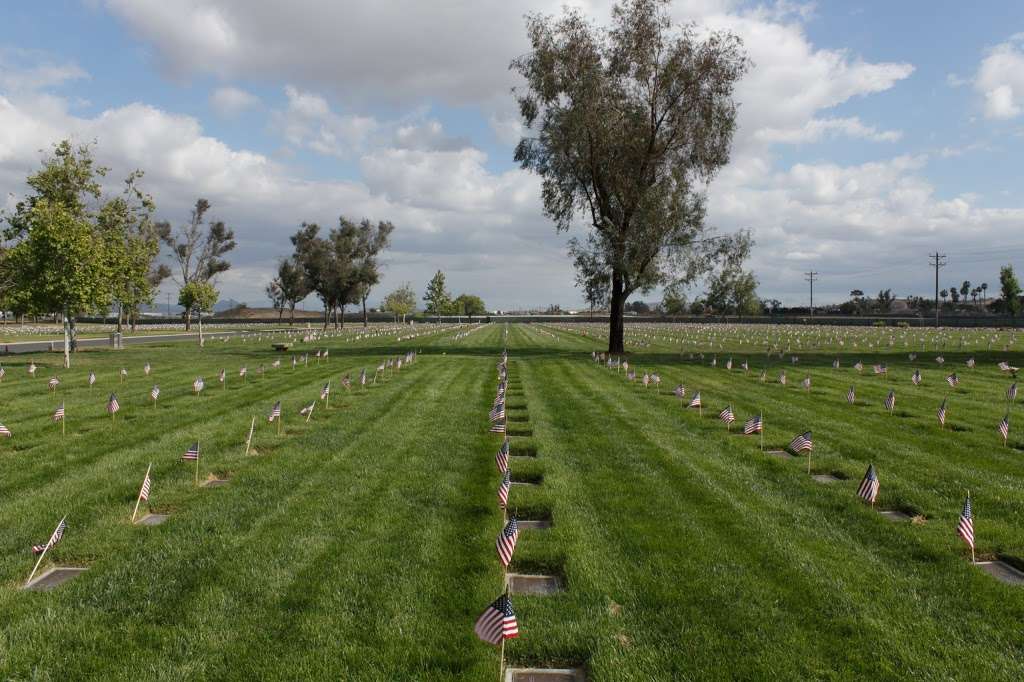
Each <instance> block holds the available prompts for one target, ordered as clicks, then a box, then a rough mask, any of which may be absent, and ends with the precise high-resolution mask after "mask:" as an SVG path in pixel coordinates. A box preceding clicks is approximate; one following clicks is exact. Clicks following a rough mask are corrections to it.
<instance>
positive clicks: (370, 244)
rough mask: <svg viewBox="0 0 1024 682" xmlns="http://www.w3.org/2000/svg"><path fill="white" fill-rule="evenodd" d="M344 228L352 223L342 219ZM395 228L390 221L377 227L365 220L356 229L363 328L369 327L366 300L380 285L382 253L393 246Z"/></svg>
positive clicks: (355, 255)
mask: <svg viewBox="0 0 1024 682" xmlns="http://www.w3.org/2000/svg"><path fill="white" fill-rule="evenodd" d="M341 223H342V226H343V227H344V225H345V224H346V223H347V224H349V225H351V222H350V221H348V220H346V219H345V218H341ZM394 230H395V226H394V225H392V224H391V222H390V221H386V220H382V221H380V222H378V223H377V224H376V225H374V224H373V223H371V222H370V221H369V220H366V219H365V218H364V219H363V220H362V221H361V222H360V223H359V226H358V227H357V228H356V234H357V242H356V253H355V254H354V257H355V260H356V289H357V296H358V298H359V301H360V302H361V303H362V305H363V326H364V327H365V326H367V322H368V320H367V316H366V299H367V298H368V297H369V296H370V290H371V289H373V287H374V286H376V285H377V284H379V283H380V260H379V256H380V252H381V251H383V250H384V249H386V248H387V247H388V246H389V245H390V244H391V233H392V232H393V231H394Z"/></svg>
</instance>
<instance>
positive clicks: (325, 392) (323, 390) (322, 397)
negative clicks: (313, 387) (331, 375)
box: [320, 381, 331, 400]
mask: <svg viewBox="0 0 1024 682" xmlns="http://www.w3.org/2000/svg"><path fill="white" fill-rule="evenodd" d="M330 394H331V382H329V381H328V382H327V383H326V384H324V387H323V388H321V389H320V400H327V396H329V395H330Z"/></svg>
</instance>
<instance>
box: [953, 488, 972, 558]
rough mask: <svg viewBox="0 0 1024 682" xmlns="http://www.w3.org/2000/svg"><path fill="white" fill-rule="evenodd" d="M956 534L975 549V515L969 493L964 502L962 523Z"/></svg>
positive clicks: (957, 526) (961, 514)
mask: <svg viewBox="0 0 1024 682" xmlns="http://www.w3.org/2000/svg"><path fill="white" fill-rule="evenodd" d="M956 534H957V535H959V536H960V537H961V538H963V541H964V542H966V543H967V546H968V547H970V548H971V549H974V514H973V513H972V512H971V496H970V494H969V493H968V495H967V499H966V500H964V510H963V511H962V512H960V521H959V522H958V523H957V525H956Z"/></svg>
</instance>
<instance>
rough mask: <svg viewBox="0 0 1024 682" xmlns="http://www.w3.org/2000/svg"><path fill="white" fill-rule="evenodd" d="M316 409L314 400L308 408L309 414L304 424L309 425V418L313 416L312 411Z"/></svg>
mask: <svg viewBox="0 0 1024 682" xmlns="http://www.w3.org/2000/svg"><path fill="white" fill-rule="evenodd" d="M315 408H316V401H315V400H314V401H313V402H312V404H310V406H309V413H308V414H307V415H306V423H307V424H308V423H309V420H310V418H311V417H312V416H313V410H314V409H315Z"/></svg>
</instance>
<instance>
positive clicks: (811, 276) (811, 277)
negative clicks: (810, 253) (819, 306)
mask: <svg viewBox="0 0 1024 682" xmlns="http://www.w3.org/2000/svg"><path fill="white" fill-rule="evenodd" d="M817 276H818V273H817V272H814V271H813V270H811V271H810V272H805V273H804V279H805V280H807V281H808V282H810V283H811V317H814V278H815V277H817Z"/></svg>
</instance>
